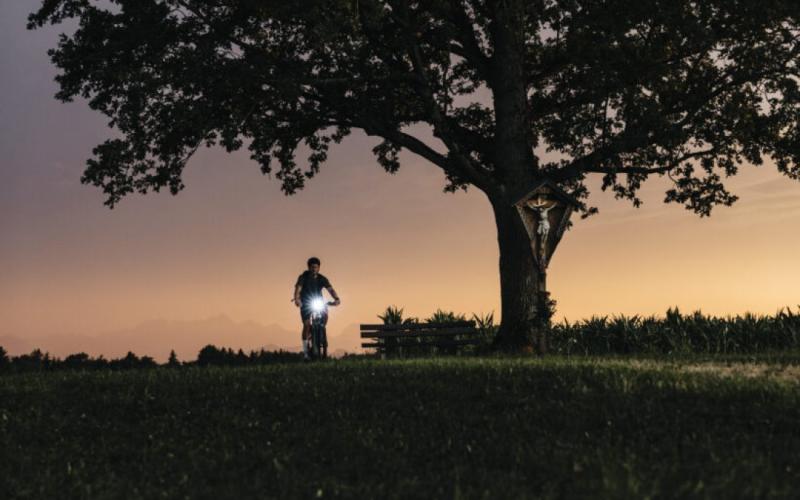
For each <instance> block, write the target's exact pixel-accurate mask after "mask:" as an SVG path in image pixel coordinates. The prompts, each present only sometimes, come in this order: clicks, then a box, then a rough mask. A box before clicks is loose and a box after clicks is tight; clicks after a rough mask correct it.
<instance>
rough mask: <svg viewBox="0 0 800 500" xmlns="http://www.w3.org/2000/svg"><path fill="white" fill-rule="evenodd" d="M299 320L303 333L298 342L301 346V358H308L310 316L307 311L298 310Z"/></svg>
mask: <svg viewBox="0 0 800 500" xmlns="http://www.w3.org/2000/svg"><path fill="white" fill-rule="evenodd" d="M300 318H301V319H302V320H303V333H302V335H301V339H300V342H301V343H302V344H303V357H305V358H308V356H309V349H308V344H309V341H310V340H311V315H310V314H309V312H308V311H305V310H303V309H302V308H301V309H300Z"/></svg>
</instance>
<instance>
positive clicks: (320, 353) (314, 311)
mask: <svg viewBox="0 0 800 500" xmlns="http://www.w3.org/2000/svg"><path fill="white" fill-rule="evenodd" d="M335 305H336V303H335V302H332V301H329V302H325V301H324V300H322V299H319V298H318V299H314V300H312V301H311V334H310V335H309V338H308V339H307V340H305V342H309V343H310V345H309V349H308V351H309V353H310V355H311V359H320V360H322V359H327V358H328V333H327V331H326V328H325V321H324V320H323V313H326V311H327V306H335Z"/></svg>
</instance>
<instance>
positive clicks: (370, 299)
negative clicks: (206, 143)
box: [0, 1, 800, 359]
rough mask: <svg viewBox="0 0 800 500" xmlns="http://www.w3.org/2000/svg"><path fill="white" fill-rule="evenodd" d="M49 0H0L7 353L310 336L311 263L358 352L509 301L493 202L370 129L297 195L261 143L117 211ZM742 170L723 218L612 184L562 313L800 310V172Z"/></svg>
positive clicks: (569, 260)
mask: <svg viewBox="0 0 800 500" xmlns="http://www.w3.org/2000/svg"><path fill="white" fill-rule="evenodd" d="M37 4H38V2H34V1H20V2H2V3H0V65H1V66H0V127H1V128H2V130H0V173H2V183H0V345H3V346H4V347H6V349H8V350H9V351H10V352H11V353H12V354H19V353H20V352H25V351H27V350H29V349H30V348H32V347H41V348H42V349H43V350H49V351H51V352H53V353H56V354H58V355H61V356H63V355H65V354H68V353H69V352H74V351H77V350H86V351H90V352H91V353H92V354H100V353H102V354H105V355H107V356H111V355H120V353H123V354H124V352H125V351H126V350H128V349H134V350H135V352H137V354H150V355H153V356H156V357H157V358H158V359H164V358H165V357H166V355H167V354H168V353H169V349H171V348H173V347H175V348H176V350H178V351H179V352H178V354H179V356H182V357H184V358H192V357H193V356H194V354H196V350H194V349H196V347H197V346H198V345H202V344H203V343H206V341H214V342H215V343H217V344H218V345H220V344H222V345H226V346H231V347H240V346H241V347H245V348H255V347H257V346H260V345H270V346H282V347H293V346H295V345H299V333H296V332H299V330H298V326H299V324H300V323H299V314H298V311H297V309H296V308H295V307H294V306H293V305H292V304H291V303H290V298H291V293H292V287H293V284H294V280H295V279H296V277H297V275H298V274H299V273H300V272H301V271H303V269H304V267H305V260H306V258H308V257H309V256H311V255H316V256H318V257H319V258H320V259H321V260H322V273H323V274H325V275H326V276H328V278H329V279H330V280H331V282H332V283H333V285H334V287H335V288H336V289H337V291H338V292H339V294H340V295H341V298H342V302H343V303H342V306H341V307H340V308H338V309H335V310H334V311H332V314H331V321H330V324H329V335H330V337H331V339H332V344H333V345H332V348H333V349H336V348H342V349H354V348H355V346H356V345H357V344H358V339H357V333H358V332H357V324H358V323H366V322H374V321H376V320H377V318H376V314H377V313H379V312H381V311H382V310H383V309H384V308H385V307H386V306H387V305H389V304H395V305H397V306H400V307H403V308H405V311H406V313H408V314H410V315H412V316H418V317H421V318H424V317H426V316H427V315H429V314H430V313H432V312H433V311H434V310H435V309H436V308H439V307H441V308H443V309H450V310H455V311H457V312H464V313H472V312H484V313H485V312H490V311H495V312H496V314H497V313H498V311H499V306H500V304H499V276H498V268H497V260H498V251H497V241H496V232H495V228H494V221H493V217H492V213H491V208H490V206H489V203H488V201H487V200H486V199H485V197H484V196H483V195H482V194H481V193H480V192H479V191H477V190H470V191H469V192H468V193H458V194H455V195H453V194H445V193H443V192H442V187H443V186H444V176H443V175H442V174H441V172H440V171H438V170H437V169H436V168H435V167H433V166H432V165H430V164H428V163H426V162H425V161H424V160H422V159H420V158H417V157H415V156H413V155H411V154H405V155H404V156H402V160H404V161H403V162H402V167H401V169H400V171H399V173H397V174H396V175H393V176H392V175H389V174H387V173H385V172H384V171H383V170H382V169H381V168H380V167H379V166H378V165H377V163H376V161H375V159H374V157H373V156H372V154H371V152H370V150H371V148H372V147H373V146H374V145H375V144H377V141H376V140H375V139H373V138H368V137H365V136H364V135H363V134H360V133H358V132H355V133H354V134H353V135H352V136H351V137H349V138H348V139H346V140H345V142H344V143H343V144H342V145H340V146H338V147H337V148H335V149H334V150H332V153H331V155H330V160H329V161H328V163H327V164H326V165H324V166H323V169H322V172H321V173H320V174H319V175H318V176H317V177H316V178H314V179H312V180H311V181H310V182H309V184H308V186H307V187H306V189H305V190H303V191H301V192H300V193H299V194H298V195H295V196H294V197H285V196H284V195H283V194H282V193H281V192H280V190H279V184H278V182H277V181H275V180H270V179H268V178H267V177H265V176H263V175H261V173H260V172H259V170H258V166H257V165H256V164H255V163H254V162H252V161H250V160H249V159H248V157H247V154H246V151H245V152H242V153H239V154H234V155H228V154H226V153H225V152H224V151H222V150H221V149H207V150H203V151H200V152H199V153H198V154H197V155H196V156H195V157H194V158H193V159H192V161H191V162H190V164H189V167H188V168H187V170H186V172H185V183H186V186H187V187H186V189H185V190H184V191H183V192H181V193H180V194H179V195H178V196H176V197H173V196H171V195H169V194H168V193H161V194H157V193H152V194H150V195H147V196H140V195H133V196H130V197H128V198H125V199H123V201H122V202H121V203H120V204H119V205H118V206H117V207H116V208H115V209H114V210H109V209H108V208H106V207H104V206H103V205H102V201H103V196H102V193H101V192H100V190H99V189H97V188H93V187H90V186H84V185H81V184H80V182H79V178H80V175H81V173H82V171H83V168H84V162H85V160H86V159H87V158H88V157H89V156H90V155H91V149H92V147H94V146H95V145H96V144H99V143H100V142H102V141H103V140H104V139H105V138H107V137H108V136H109V135H110V134H111V133H112V131H110V130H109V129H108V128H107V127H106V125H105V123H106V121H107V120H106V119H105V117H103V116H101V115H99V114H96V113H94V112H92V111H91V110H89V109H88V107H87V106H86V104H85V102H83V101H76V102H75V103H71V104H63V103H60V102H58V101H56V100H55V99H54V98H53V94H54V93H55V92H56V89H57V87H56V84H55V83H54V82H53V76H54V75H55V69H54V68H53V67H52V66H51V64H50V62H49V60H48V58H47V56H46V54H45V52H46V50H47V49H48V48H49V47H52V46H54V45H55V40H56V36H57V31H55V30H52V29H51V30H40V31H36V32H27V31H26V30H25V27H24V26H25V16H26V14H27V13H28V12H29V11H31V10H33V9H34V8H35V7H36V5H37ZM301 158H302V156H301ZM729 182H730V186H731V187H732V190H733V192H734V193H735V194H737V195H739V196H740V200H739V201H738V202H737V203H736V204H735V205H734V206H733V207H730V208H728V207H717V208H716V209H715V210H714V212H713V213H712V216H711V218H705V219H700V218H699V217H698V216H696V215H694V214H692V213H690V212H688V211H686V210H685V209H683V208H682V207H680V206H677V205H665V204H664V203H662V201H661V200H662V199H663V192H664V190H665V189H666V187H667V184H666V183H665V182H664V180H663V179H659V178H657V177H656V178H654V179H652V180H651V181H649V182H648V183H646V184H645V187H644V189H643V191H642V194H643V196H642V197H643V199H644V201H645V204H644V206H643V207H642V208H640V209H635V208H633V207H632V206H631V205H630V204H629V203H627V202H622V201H616V200H614V199H613V196H612V195H610V194H609V193H603V192H601V191H599V189H595V190H594V191H593V200H592V201H593V203H594V204H595V205H597V206H598V207H599V208H600V213H599V214H598V215H596V216H594V217H591V218H589V219H587V220H580V219H578V218H577V217H576V219H575V225H574V226H573V228H572V229H571V230H570V231H568V232H567V233H566V234H565V236H564V239H563V240H562V242H561V244H560V246H559V249H558V251H557V252H556V255H555V257H554V258H553V261H552V264H551V266H550V268H549V276H548V282H549V283H548V285H549V288H550V290H551V292H552V295H553V298H555V299H556V300H557V302H558V306H557V307H558V311H557V315H556V319H557V320H561V319H563V318H567V319H569V320H577V319H581V318H587V317H589V316H592V315H611V314H618V313H624V314H646V315H649V314H659V315H663V313H664V311H665V310H666V309H667V307H670V306H678V307H679V308H680V309H681V310H684V311H693V310H697V309H700V310H702V311H703V312H705V313H711V314H717V315H727V314H741V313H744V312H747V311H750V312H755V313H764V314H773V313H775V312H776V311H777V310H778V309H779V308H781V307H784V306H791V307H793V308H796V307H797V306H798V304H800V285H798V283H800V264H798V256H800V183H798V182H796V181H791V180H790V179H788V178H785V177H783V176H781V175H780V174H778V173H777V172H776V170H775V168H774V167H773V166H772V165H764V166H762V167H758V168H756V167H751V166H748V167H745V168H743V169H742V171H741V172H740V174H739V175H738V176H737V177H735V178H733V179H730V180H729ZM595 185H597V183H595ZM293 339H295V340H293Z"/></svg>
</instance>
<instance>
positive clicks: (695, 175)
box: [29, 0, 800, 216]
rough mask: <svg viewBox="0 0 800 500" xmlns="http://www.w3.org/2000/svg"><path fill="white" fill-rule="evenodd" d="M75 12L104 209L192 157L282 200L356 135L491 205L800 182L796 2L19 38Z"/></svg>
mask: <svg viewBox="0 0 800 500" xmlns="http://www.w3.org/2000/svg"><path fill="white" fill-rule="evenodd" d="M72 17H75V18H78V19H79V26H78V28H77V30H76V31H75V32H74V33H72V34H68V35H66V34H65V35H61V38H60V40H59V43H58V46H57V47H56V48H54V49H52V50H51V51H50V52H49V54H50V56H51V57H52V60H53V62H54V63H55V64H56V66H57V67H58V68H59V69H60V70H61V73H60V74H59V75H58V77H57V81H58V83H59V84H60V90H59V92H58V94H57V97H58V98H59V99H61V100H63V101H69V100H71V99H73V98H74V97H76V96H79V95H80V96H82V97H84V98H87V99H88V100H89V104H90V106H91V107H92V108H93V109H95V110H98V111H101V112H102V113H104V114H105V115H107V116H108V117H110V122H109V125H110V126H112V127H114V128H116V129H118V131H119V132H120V136H119V137H118V138H113V139H109V140H107V141H105V142H104V143H103V144H100V145H98V146H97V147H96V148H95V149H94V151H93V157H92V158H91V159H89V160H88V162H87V168H86V170H85V172H84V175H83V177H82V181H83V182H85V183H91V184H94V185H96V186H99V187H102V188H103V190H104V192H105V194H106V195H107V199H106V204H107V205H108V206H110V207H113V206H114V204H115V203H117V202H119V201H120V199H121V198H122V197H123V196H124V195H126V194H128V193H131V192H142V193H144V192H147V191H148V190H150V189H153V190H156V191H157V190H159V189H160V188H164V187H168V188H169V189H170V191H171V192H172V193H173V194H174V193H177V192H178V191H179V190H181V189H182V188H183V183H182V181H181V176H182V171H183V169H184V167H185V165H186V162H187V160H188V159H189V158H190V157H191V156H192V154H193V153H194V152H195V151H196V150H197V149H198V148H199V147H200V146H202V145H204V144H205V145H209V146H210V145H214V144H220V145H222V146H223V147H224V148H225V149H226V150H228V151H229V152H230V151H235V150H238V149H240V148H242V147H245V146H246V147H247V148H248V149H249V151H250V154H251V156H252V158H253V159H254V160H255V161H256V162H258V164H259V165H260V168H261V170H262V172H264V173H265V174H269V173H273V172H274V174H275V176H276V177H277V178H278V179H279V180H280V181H281V183H282V189H283V191H284V192H285V193H286V194H292V193H294V192H296V191H297V190H299V189H302V188H303V186H304V184H305V182H306V180H307V179H309V178H311V177H313V176H314V175H315V174H316V173H317V172H318V171H319V169H320V168H321V166H322V165H323V164H324V162H325V160H326V158H327V154H328V151H329V148H330V147H331V143H339V142H340V141H341V140H342V139H343V138H344V137H346V136H347V135H348V134H350V132H351V131H352V130H353V129H362V130H363V131H364V132H366V133H367V134H369V135H371V136H377V137H380V138H381V139H382V141H381V142H380V144H379V145H378V146H377V147H375V148H374V150H373V151H374V153H375V155H376V157H377V160H378V162H379V163H380V165H381V166H382V167H383V168H385V169H386V170H387V171H389V172H395V171H397V169H398V168H399V166H400V164H399V157H398V153H399V151H400V150H401V149H407V150H409V151H411V152H413V153H416V154H417V155H420V156H422V157H423V158H425V159H427V160H428V161H429V162H430V163H432V164H434V165H436V166H437V167H439V168H440V169H441V170H442V171H443V172H444V174H445V175H446V177H447V180H448V183H447V185H446V186H445V189H446V190H449V191H455V190H458V189H462V188H466V187H467V186H468V185H474V186H476V187H477V188H479V189H481V190H482V191H484V192H486V193H487V195H488V196H489V197H490V199H503V200H508V199H510V198H511V197H512V196H513V195H514V194H515V193H517V192H518V189H519V187H520V186H527V185H528V184H530V183H531V182H533V181H534V180H536V179H539V178H542V177H543V176H546V177H548V178H550V179H553V180H554V181H556V182H558V183H559V184H560V185H561V186H562V187H564V188H565V189H566V190H567V191H569V192H570V193H571V194H573V195H574V196H576V197H577V198H578V199H579V200H582V201H585V200H586V199H587V198H588V195H589V193H588V189H587V187H586V183H585V181H586V179H587V176H589V175H590V174H597V175H599V176H602V180H603V189H611V190H613V192H614V193H615V195H616V196H617V197H618V198H623V199H628V200H631V201H632V202H633V203H634V204H635V205H637V206H638V204H639V203H640V199H639V198H638V196H637V191H638V189H639V188H640V186H641V184H642V182H643V181H644V180H645V179H646V178H647V177H648V176H650V175H652V174H657V175H660V176H664V175H666V176H668V177H669V179H671V180H672V184H671V187H670V188H669V189H668V191H667V192H666V196H665V201H668V202H676V203H681V204H683V205H685V206H686V207H687V208H688V209H690V210H693V211H695V212H697V213H698V214H700V215H701V216H702V215H708V214H709V213H710V211H711V209H712V208H713V206H715V205H717V204H725V205H728V204H731V203H732V202H734V201H735V200H736V196H735V195H733V194H732V193H730V192H729V191H728V190H727V189H726V187H725V185H724V182H723V181H724V178H725V177H728V176H730V175H733V174H735V173H736V172H737V169H738V168H739V167H740V166H741V165H743V164H745V163H751V164H755V165H759V164H761V163H763V162H764V161H765V159H768V158H771V159H772V160H774V162H775V164H776V165H777V168H778V169H779V170H780V171H781V172H782V173H784V174H785V175H787V176H788V177H790V178H792V179H800V161H798V160H800V125H799V124H800V119H799V118H800V106H799V105H800V90H799V89H798V82H800V79H799V78H798V77H799V76H800V74H799V72H800V68H798V55H800V43H798V40H799V38H798V37H800V26H798V19H800V3H798V2H797V1H796V0H758V1H756V0H703V1H689V0H649V1H642V0H532V1H520V0H431V1H411V0H303V1H298V2H285V1H282V0H110V1H105V2H97V1H90V0H44V1H43V4H42V6H41V7H40V8H39V9H38V10H37V11H36V12H34V13H32V14H31V15H30V17H29V28H36V27H41V26H43V25H45V24H58V23H61V22H62V21H63V20H65V19H67V18H72ZM479 93H483V94H484V95H488V96H490V97H488V98H483V99H479V98H478V94H479ZM416 124H423V125H425V126H428V127H430V130H431V131H432V133H433V136H434V137H435V141H430V142H426V141H425V140H423V139H421V138H420V137H418V136H417V135H415V134H414V133H412V132H411V131H410V130H409V127H410V126H412V125H416ZM301 144H304V145H305V146H307V148H308V150H309V151H310V155H309V156H308V157H307V158H306V159H305V161H300V162H299V163H298V160H297V159H296V152H297V150H298V147H299V146H300V145H301ZM541 151H548V152H550V153H552V155H548V156H547V158H553V157H555V158H557V159H556V160H553V159H550V160H545V159H544V157H543V156H542V155H541V154H537V152H541ZM580 209H581V211H582V214H583V216H587V215H590V214H591V213H593V212H595V211H596V209H595V208H593V207H591V206H589V204H586V203H584V204H583V205H582V206H581V207H580Z"/></svg>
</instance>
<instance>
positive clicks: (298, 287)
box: [293, 283, 303, 304]
mask: <svg viewBox="0 0 800 500" xmlns="http://www.w3.org/2000/svg"><path fill="white" fill-rule="evenodd" d="M302 290H303V285H301V284H299V283H298V284H297V285H295V286H294V299H293V300H294V303H295V304H299V303H300V291H302Z"/></svg>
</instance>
